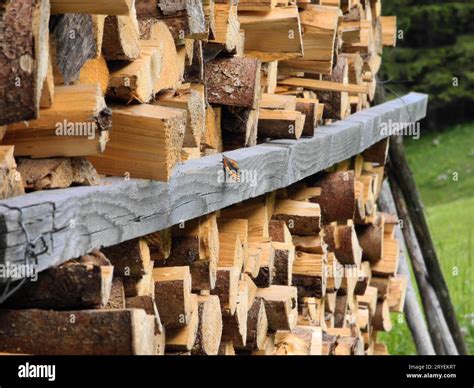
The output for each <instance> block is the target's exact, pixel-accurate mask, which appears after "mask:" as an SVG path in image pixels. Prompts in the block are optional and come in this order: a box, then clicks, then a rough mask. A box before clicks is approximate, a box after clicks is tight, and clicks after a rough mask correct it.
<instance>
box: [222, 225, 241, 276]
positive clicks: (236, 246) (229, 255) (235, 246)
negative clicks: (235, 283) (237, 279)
mask: <svg viewBox="0 0 474 388" xmlns="http://www.w3.org/2000/svg"><path fill="white" fill-rule="evenodd" d="M219 247H220V251H219V260H218V262H217V265H219V266H220V267H235V268H237V270H238V271H239V272H241V271H242V268H243V264H244V251H243V246H242V242H241V241H240V237H239V235H238V234H237V233H219Z"/></svg>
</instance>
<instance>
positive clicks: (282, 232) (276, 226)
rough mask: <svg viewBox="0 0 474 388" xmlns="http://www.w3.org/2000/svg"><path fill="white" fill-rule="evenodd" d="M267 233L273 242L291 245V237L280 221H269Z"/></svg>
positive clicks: (284, 224) (283, 222)
mask: <svg viewBox="0 0 474 388" xmlns="http://www.w3.org/2000/svg"><path fill="white" fill-rule="evenodd" d="M268 232H269V234H270V238H271V239H272V241H274V242H279V243H292V242H293V237H292V236H291V233H290V230H289V229H288V227H287V226H286V223H285V221H282V220H270V223H269V224H268Z"/></svg>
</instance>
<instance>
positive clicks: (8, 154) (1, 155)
mask: <svg viewBox="0 0 474 388" xmlns="http://www.w3.org/2000/svg"><path fill="white" fill-rule="evenodd" d="M14 149H15V147H14V146H0V178H1V179H0V199H7V198H10V197H15V196H17V195H22V194H24V193H25V189H24V187H23V182H22V177H21V174H20V173H19V172H18V171H17V165H16V162H15V158H14V157H13V154H14Z"/></svg>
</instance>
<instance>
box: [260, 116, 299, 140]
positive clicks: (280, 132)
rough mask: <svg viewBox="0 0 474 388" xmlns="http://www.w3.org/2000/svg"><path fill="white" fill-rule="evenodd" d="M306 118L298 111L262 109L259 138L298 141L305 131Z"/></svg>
mask: <svg viewBox="0 0 474 388" xmlns="http://www.w3.org/2000/svg"><path fill="white" fill-rule="evenodd" d="M305 120H306V116H305V115H303V114H301V112H298V111H285V110H272V109H260V110H259V115H258V138H259V140H260V141H264V140H265V139H293V140H298V139H299V138H300V137H301V135H302V133H303V129H304V125H305Z"/></svg>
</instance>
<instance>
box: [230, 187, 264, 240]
mask: <svg viewBox="0 0 474 388" xmlns="http://www.w3.org/2000/svg"><path fill="white" fill-rule="evenodd" d="M272 202H273V200H272V198H271V196H260V197H257V198H254V199H251V200H249V201H245V202H244V203H241V204H236V205H234V206H232V207H228V208H226V209H222V210H221V217H222V218H245V219H247V220H248V222H249V243H250V242H253V241H257V242H258V241H261V240H262V239H267V238H268V237H269V233H268V223H269V222H270V219H271V208H272Z"/></svg>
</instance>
